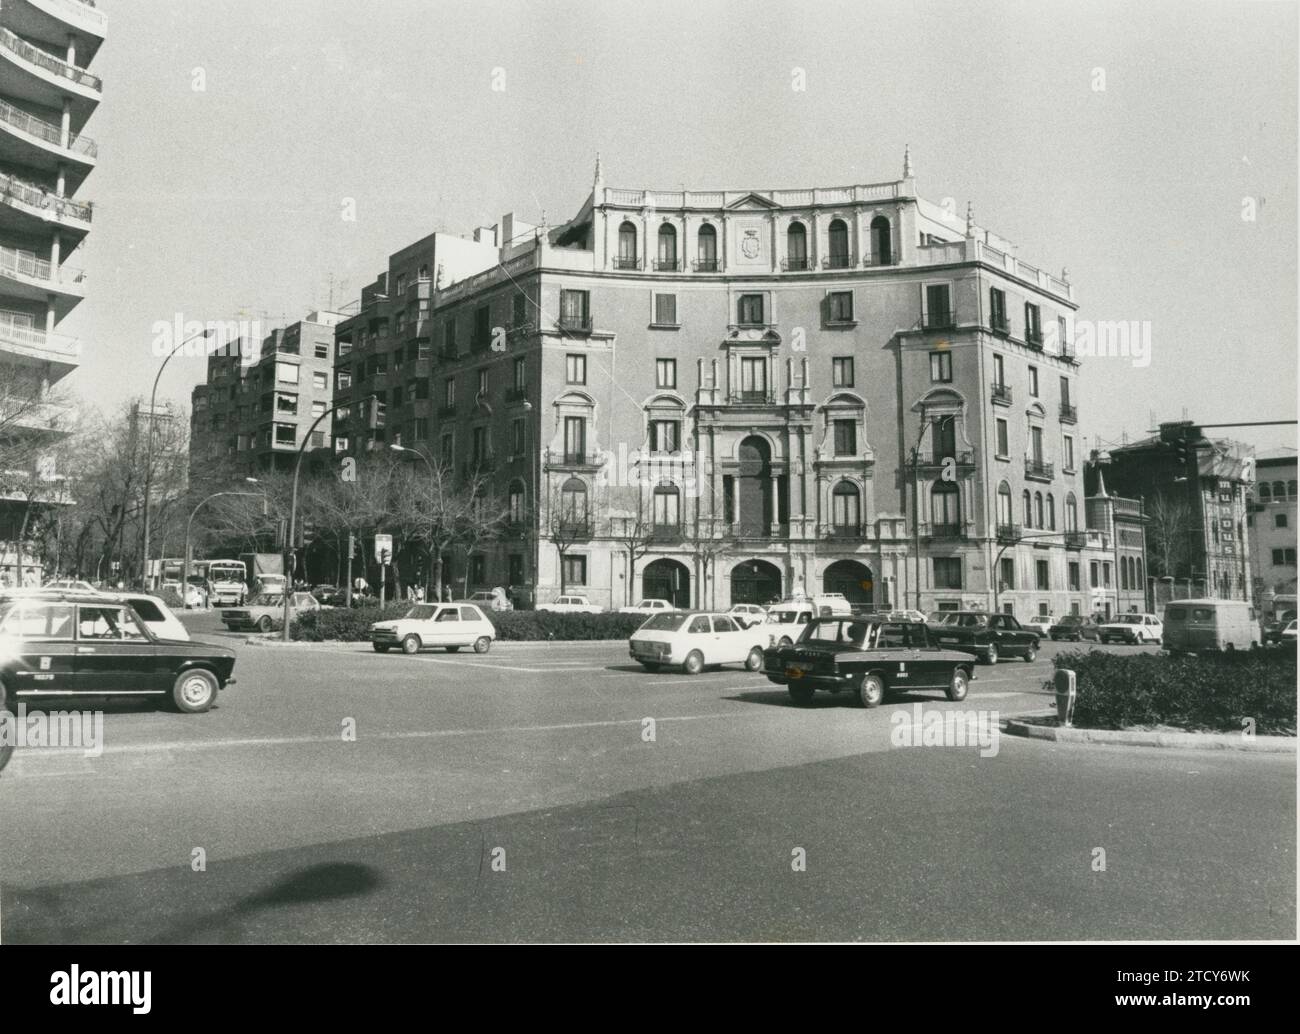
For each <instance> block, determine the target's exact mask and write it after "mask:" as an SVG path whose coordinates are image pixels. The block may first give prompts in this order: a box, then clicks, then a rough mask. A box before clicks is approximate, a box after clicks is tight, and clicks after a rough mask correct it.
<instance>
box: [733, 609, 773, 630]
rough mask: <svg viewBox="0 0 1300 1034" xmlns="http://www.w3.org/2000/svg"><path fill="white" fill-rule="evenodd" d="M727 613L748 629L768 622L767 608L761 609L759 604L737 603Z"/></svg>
mask: <svg viewBox="0 0 1300 1034" xmlns="http://www.w3.org/2000/svg"><path fill="white" fill-rule="evenodd" d="M727 613H728V614H730V615H731V616H732V617H733V618H735V619H736V620H737V621H738V622H740V623H741V624H742V625H744V626H745V627H746V628H752V627H753V626H754V625H761V624H762V623H763V622H764V621H766V620H767V608H766V607H760V606H759V605H758V604H757V603H737V604H735V605H734V606H733V607H732V608H731V609H730V610H729V611H727Z"/></svg>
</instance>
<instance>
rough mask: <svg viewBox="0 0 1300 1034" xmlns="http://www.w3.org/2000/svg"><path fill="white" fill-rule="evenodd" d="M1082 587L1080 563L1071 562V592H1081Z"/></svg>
mask: <svg viewBox="0 0 1300 1034" xmlns="http://www.w3.org/2000/svg"><path fill="white" fill-rule="evenodd" d="M1080 589H1082V586H1081V585H1080V584H1079V561H1077V560H1071V561H1070V591H1071V592H1079V591H1080Z"/></svg>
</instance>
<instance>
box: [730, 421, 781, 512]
mask: <svg viewBox="0 0 1300 1034" xmlns="http://www.w3.org/2000/svg"><path fill="white" fill-rule="evenodd" d="M737 458H738V459H739V460H740V464H739V467H738V469H737V470H736V495H737V498H736V502H737V509H738V510H739V511H740V526H739V531H740V534H741V535H766V534H767V533H768V531H769V529H770V528H771V525H772V520H773V516H772V487H771V482H772V450H771V447H770V446H769V445H768V444H767V442H766V440H764V439H763V438H760V437H758V436H757V435H751V436H750V437H748V438H746V439H745V440H744V441H742V442H741V443H740V449H739V451H738V452H737Z"/></svg>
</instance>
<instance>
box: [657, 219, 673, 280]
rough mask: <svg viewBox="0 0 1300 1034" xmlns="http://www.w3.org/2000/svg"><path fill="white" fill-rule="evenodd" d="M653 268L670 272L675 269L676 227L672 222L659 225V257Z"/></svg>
mask: <svg viewBox="0 0 1300 1034" xmlns="http://www.w3.org/2000/svg"><path fill="white" fill-rule="evenodd" d="M655 269H666V270H668V271H669V272H672V271H674V270H676V269H677V228H676V227H675V226H673V224H672V223H664V224H663V225H662V226H661V227H659V258H658V260H657V261H656V262H655Z"/></svg>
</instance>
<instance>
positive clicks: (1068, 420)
mask: <svg viewBox="0 0 1300 1034" xmlns="http://www.w3.org/2000/svg"><path fill="white" fill-rule="evenodd" d="M1078 422H1079V410H1078V408H1077V407H1075V406H1072V405H1070V404H1069V403H1068V402H1062V403H1061V423H1063V424H1077V423H1078Z"/></svg>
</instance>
